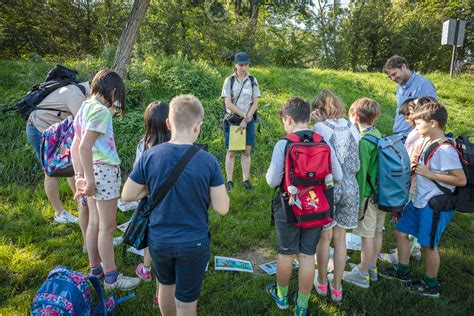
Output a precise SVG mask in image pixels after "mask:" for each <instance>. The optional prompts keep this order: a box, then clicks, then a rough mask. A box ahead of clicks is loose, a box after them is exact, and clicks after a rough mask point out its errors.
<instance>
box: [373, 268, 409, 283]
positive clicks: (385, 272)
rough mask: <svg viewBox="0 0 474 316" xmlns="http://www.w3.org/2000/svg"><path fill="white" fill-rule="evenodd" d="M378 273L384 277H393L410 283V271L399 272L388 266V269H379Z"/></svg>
mask: <svg viewBox="0 0 474 316" xmlns="http://www.w3.org/2000/svg"><path fill="white" fill-rule="evenodd" d="M379 275H380V276H381V277H382V278H385V279H395V280H398V281H400V282H402V283H410V282H411V273H410V272H406V273H401V272H399V271H398V270H397V269H395V268H388V269H383V268H382V269H380V272H379Z"/></svg>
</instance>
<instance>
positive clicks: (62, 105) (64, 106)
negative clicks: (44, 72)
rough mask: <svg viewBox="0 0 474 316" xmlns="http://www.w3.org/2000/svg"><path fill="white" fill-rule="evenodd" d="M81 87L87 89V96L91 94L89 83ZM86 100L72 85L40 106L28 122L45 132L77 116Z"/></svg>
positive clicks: (49, 96)
mask: <svg viewBox="0 0 474 316" xmlns="http://www.w3.org/2000/svg"><path fill="white" fill-rule="evenodd" d="M80 85H82V86H84V87H85V88H86V95H87V96H88V95H89V94H90V88H89V83H88V82H82V83H80ZM85 99H86V96H85V95H84V94H83V93H82V91H81V89H79V88H78V87H76V86H75V85H72V84H71V85H67V86H65V87H62V88H59V89H56V90H54V91H53V92H51V93H50V94H49V95H48V96H47V97H46V98H44V100H43V101H42V102H41V103H40V104H38V110H35V111H33V112H31V114H30V117H29V118H28V122H29V123H31V124H33V126H35V127H36V128H37V129H38V131H40V132H43V131H44V130H45V129H47V128H48V127H50V126H51V125H53V124H56V123H58V122H61V121H62V120H64V119H65V118H66V117H68V116H70V115H71V114H72V115H73V116H74V115H76V113H77V112H78V111H79V108H80V107H81V104H82V102H84V100H85ZM41 108H48V109H57V110H58V111H50V110H41ZM60 111H61V112H60Z"/></svg>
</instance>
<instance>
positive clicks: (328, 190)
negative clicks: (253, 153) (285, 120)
mask: <svg viewBox="0 0 474 316" xmlns="http://www.w3.org/2000/svg"><path fill="white" fill-rule="evenodd" d="M311 133H312V132H311ZM284 139H286V140H287V141H288V144H287V146H286V150H285V175H284V178H283V191H284V192H285V193H286V194H287V196H288V197H289V201H290V202H289V204H290V205H291V209H292V211H293V213H294V215H295V218H296V226H298V227H301V228H312V227H316V226H323V225H326V224H328V223H330V222H332V213H333V205H334V195H333V188H332V186H331V187H328V186H327V185H326V183H325V178H326V176H328V175H330V174H331V176H332V164H331V148H330V147H329V145H328V144H326V143H325V142H324V141H323V138H322V136H321V135H319V134H317V133H312V136H311V134H309V133H306V134H302V136H300V135H298V134H288V135H286V136H285V137H284ZM331 181H332V180H331ZM289 186H293V187H296V188H297V191H298V193H297V194H293V195H292V194H290V192H289V189H288V187H289ZM285 193H284V194H285Z"/></svg>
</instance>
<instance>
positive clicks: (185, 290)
mask: <svg viewBox="0 0 474 316" xmlns="http://www.w3.org/2000/svg"><path fill="white" fill-rule="evenodd" d="M148 249H149V250H150V254H151V258H152V259H153V263H154V265H155V268H156V274H157V277H158V281H159V282H160V283H161V284H164V285H173V284H176V292H175V297H176V299H178V300H179V301H181V302H185V303H190V302H194V301H196V300H197V299H198V298H199V295H200V293H201V284H202V280H203V279H204V273H205V270H206V266H207V264H208V263H209V259H210V257H211V252H210V238H209V236H206V237H205V238H202V239H200V240H196V241H191V242H183V243H159V242H154V241H153V240H152V239H151V238H149V239H148Z"/></svg>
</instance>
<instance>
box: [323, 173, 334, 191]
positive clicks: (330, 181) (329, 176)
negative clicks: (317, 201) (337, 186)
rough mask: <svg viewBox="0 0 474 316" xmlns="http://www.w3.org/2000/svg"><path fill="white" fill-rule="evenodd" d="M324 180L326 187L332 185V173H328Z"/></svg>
mask: <svg viewBox="0 0 474 316" xmlns="http://www.w3.org/2000/svg"><path fill="white" fill-rule="evenodd" d="M324 182H325V183H326V188H328V189H330V188H332V187H334V180H333V178H332V173H330V174H328V175H327V176H326V177H325V178H324Z"/></svg>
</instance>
